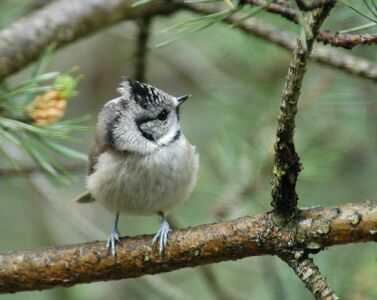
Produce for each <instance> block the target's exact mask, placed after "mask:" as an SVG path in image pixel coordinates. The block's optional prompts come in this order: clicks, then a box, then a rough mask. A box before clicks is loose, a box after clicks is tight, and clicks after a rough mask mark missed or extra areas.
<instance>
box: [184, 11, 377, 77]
mask: <svg viewBox="0 0 377 300" xmlns="http://www.w3.org/2000/svg"><path fill="white" fill-rule="evenodd" d="M185 8H186V9H188V10H190V11H193V12H196V13H199V14H202V15H208V14H214V13H217V12H219V11H220V10H219V9H218V8H217V7H216V6H209V5H194V4H186V5H185ZM224 21H225V22H227V23H229V24H232V25H236V28H239V29H240V30H242V31H243V32H245V33H247V34H250V35H253V36H256V37H259V38H261V39H264V40H266V41H268V42H271V43H273V44H276V45H278V46H280V47H282V48H284V49H286V50H289V51H293V50H294V49H295V47H296V36H295V35H294V34H292V33H290V32H287V31H282V30H280V29H279V28H277V27H276V26H274V25H272V24H270V23H266V22H263V21H261V20H258V19H256V18H252V19H249V20H246V21H243V22H239V20H238V19H237V18H236V17H235V16H231V17H228V18H226V19H225V20H224ZM310 58H311V59H313V60H314V61H316V62H319V63H321V64H324V65H326V66H330V67H333V68H335V69H340V70H343V71H345V72H347V73H349V74H352V75H357V76H359V77H361V78H366V79H372V80H374V81H375V80H377V64H375V63H372V62H370V61H368V60H366V59H363V58H359V57H356V56H354V55H351V54H347V53H344V52H340V51H339V50H337V49H329V48H328V47H325V46H318V45H317V46H315V47H314V49H313V51H312V54H311V56H310Z"/></svg>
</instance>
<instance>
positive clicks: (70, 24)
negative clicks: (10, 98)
mask: <svg viewBox="0 0 377 300" xmlns="http://www.w3.org/2000/svg"><path fill="white" fill-rule="evenodd" d="M131 4H132V1H126V0H111V1H106V2H104V1H102V0H88V1H85V2H83V1H73V0H58V1H54V2H53V3H51V4H49V5H47V6H46V7H44V8H42V9H40V10H38V11H36V12H35V13H33V14H31V15H29V16H27V17H24V18H23V19H21V20H19V21H17V22H15V23H13V24H12V25H10V26H9V27H7V28H6V29H4V30H1V31H0V79H1V78H4V77H6V76H8V75H11V74H13V73H15V72H17V71H18V70H20V69H22V68H24V67H26V66H27V65H28V64H29V63H31V62H33V61H34V60H36V59H37V57H38V56H39V55H40V54H41V53H42V51H43V50H44V49H45V47H46V46H47V45H48V44H50V43H52V42H55V43H56V44H57V48H59V47H62V46H64V45H67V44H69V43H72V42H74V41H76V40H78V39H80V38H82V37H85V36H88V35H90V34H92V33H94V32H96V31H98V30H100V29H102V28H105V27H106V26H109V25H112V24H115V23H117V22H120V21H122V20H131V19H136V18H141V17H143V16H144V17H145V16H151V15H168V14H171V13H174V12H176V11H178V10H179V9H181V8H185V9H188V10H191V11H194V12H196V13H200V14H212V13H216V12H219V9H218V8H217V7H215V6H208V5H205V6H204V5H193V4H179V3H176V2H165V1H163V0H154V1H149V2H148V3H146V4H144V5H142V6H140V7H136V8H133V7H131ZM225 21H226V22H228V23H230V24H236V23H237V26H238V28H240V29H241V30H243V31H245V32H247V33H248V34H252V35H255V36H257V37H260V38H263V39H265V40H267V41H269V42H272V43H274V44H277V45H279V46H281V47H283V48H285V49H287V50H290V51H291V50H293V49H294V46H295V41H296V38H295V36H294V35H293V34H291V33H288V32H284V31H281V30H279V29H278V28H276V27H274V26H273V25H271V24H268V23H265V22H262V21H259V20H256V19H255V18H253V19H249V20H247V21H245V22H242V23H239V22H238V21H237V18H235V17H229V18H227V19H226V20H225ZM238 23H239V24H238ZM311 57H312V59H314V60H316V61H318V62H320V63H323V64H326V65H330V66H332V67H334V68H338V69H341V70H344V71H346V72H348V73H350V74H355V75H358V76H360V77H362V78H369V79H373V80H376V79H377V66H376V64H373V63H371V62H369V61H367V60H365V59H361V58H357V57H355V56H353V55H349V54H343V53H339V52H338V51H336V50H335V49H327V48H326V47H316V48H315V49H314V51H313V53H312V56H311Z"/></svg>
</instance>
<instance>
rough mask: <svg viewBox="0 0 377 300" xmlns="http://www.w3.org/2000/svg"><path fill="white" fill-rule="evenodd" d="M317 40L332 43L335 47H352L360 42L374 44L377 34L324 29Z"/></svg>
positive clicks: (376, 41) (376, 42) (376, 40)
mask: <svg viewBox="0 0 377 300" xmlns="http://www.w3.org/2000/svg"><path fill="white" fill-rule="evenodd" d="M317 41H319V42H322V43H324V44H330V45H331V46H334V47H343V48H346V49H352V48H353V47H355V46H358V45H360V44H362V45H373V44H377V34H369V33H363V34H341V33H332V32H328V31H323V32H321V33H320V34H319V35H318V36H317Z"/></svg>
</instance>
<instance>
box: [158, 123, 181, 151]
mask: <svg viewBox="0 0 377 300" xmlns="http://www.w3.org/2000/svg"><path fill="white" fill-rule="evenodd" d="M179 130H180V129H179V125H178V124H177V123H175V125H174V126H170V128H169V131H168V132H167V133H166V134H165V135H164V136H162V137H161V138H159V139H158V140H157V142H156V143H157V144H158V145H159V146H166V145H168V144H170V143H171V141H172V140H173V139H174V137H175V136H176V134H177V132H178V131H179Z"/></svg>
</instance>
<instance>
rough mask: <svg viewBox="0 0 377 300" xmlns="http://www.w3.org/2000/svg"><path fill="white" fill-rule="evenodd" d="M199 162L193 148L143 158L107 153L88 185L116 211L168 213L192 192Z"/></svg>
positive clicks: (140, 213) (137, 213) (96, 196)
mask: <svg viewBox="0 0 377 300" xmlns="http://www.w3.org/2000/svg"><path fill="white" fill-rule="evenodd" d="M190 147H191V146H190ZM190 150H191V149H190ZM192 150H193V149H192ZM187 154H188V155H187ZM192 154H193V155H192ZM197 165H198V162H197V157H196V154H195V153H191V152H190V153H171V152H168V150H167V151H166V153H163V152H162V153H161V152H160V153H158V154H156V155H149V156H147V157H143V158H141V159H139V158H138V159H133V157H128V158H127V159H124V158H123V159H122V158H121V157H119V155H113V154H108V153H106V154H103V155H102V156H101V157H100V159H99V161H98V168H97V170H96V171H95V172H94V173H93V174H92V175H91V176H90V177H89V178H88V189H89V191H90V192H91V193H92V195H93V196H94V198H95V199H96V200H98V201H99V202H100V203H101V204H103V205H104V206H105V208H107V209H108V210H109V211H111V212H113V213H116V212H120V213H125V214H130V215H153V214H156V213H157V212H163V213H165V214H166V213H169V212H170V211H172V210H173V209H175V208H176V207H178V206H179V205H181V204H182V203H183V202H184V200H185V199H186V198H187V196H188V195H189V194H190V192H191V190H192V189H193V187H194V185H195V180H196V172H197V168H198V166H197Z"/></svg>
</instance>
